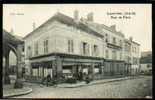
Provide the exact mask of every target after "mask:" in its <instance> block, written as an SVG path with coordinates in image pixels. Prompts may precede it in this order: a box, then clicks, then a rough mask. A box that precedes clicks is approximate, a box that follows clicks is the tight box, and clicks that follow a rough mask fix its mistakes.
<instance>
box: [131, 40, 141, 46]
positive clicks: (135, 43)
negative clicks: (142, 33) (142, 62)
mask: <svg viewBox="0 0 155 100" xmlns="http://www.w3.org/2000/svg"><path fill="white" fill-rule="evenodd" d="M132 43H134V44H136V45H138V46H140V44H139V43H137V42H135V41H132Z"/></svg>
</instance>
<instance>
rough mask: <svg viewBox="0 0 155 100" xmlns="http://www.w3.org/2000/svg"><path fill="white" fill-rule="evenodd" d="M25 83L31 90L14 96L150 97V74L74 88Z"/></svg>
mask: <svg viewBox="0 0 155 100" xmlns="http://www.w3.org/2000/svg"><path fill="white" fill-rule="evenodd" d="M25 84H26V85H27V86H29V87H31V88H32V89H33V92H32V93H30V94H27V95H23V96H15V97H14V98H109V97H110V98H145V97H146V98H150V97H151V96H152V78H151V77H150V76H149V77H148V76H145V77H142V78H135V79H129V80H121V81H115V82H108V83H104V84H103V83H100V84H94V85H90V86H89V85H88V86H83V87H74V88H61V87H53V86H50V87H46V86H42V85H41V86H40V85H36V84H30V83H25Z"/></svg>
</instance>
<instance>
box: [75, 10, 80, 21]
mask: <svg viewBox="0 0 155 100" xmlns="http://www.w3.org/2000/svg"><path fill="white" fill-rule="evenodd" d="M74 19H75V20H78V19H79V11H78V10H75V11H74Z"/></svg>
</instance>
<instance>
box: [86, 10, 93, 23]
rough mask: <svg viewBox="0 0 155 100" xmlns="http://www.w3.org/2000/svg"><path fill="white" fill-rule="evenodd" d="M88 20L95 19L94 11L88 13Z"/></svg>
mask: <svg viewBox="0 0 155 100" xmlns="http://www.w3.org/2000/svg"><path fill="white" fill-rule="evenodd" d="M87 20H88V21H94V14H93V12H90V13H88V14H87Z"/></svg>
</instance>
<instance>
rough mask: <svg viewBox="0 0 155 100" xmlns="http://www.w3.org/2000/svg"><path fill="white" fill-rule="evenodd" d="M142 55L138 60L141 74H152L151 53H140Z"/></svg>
mask: <svg viewBox="0 0 155 100" xmlns="http://www.w3.org/2000/svg"><path fill="white" fill-rule="evenodd" d="M141 55H143V56H142V57H141V59H140V71H141V72H142V73H151V72H152V52H151V51H148V52H142V54H141Z"/></svg>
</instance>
